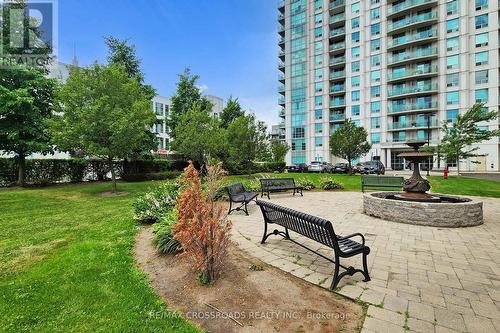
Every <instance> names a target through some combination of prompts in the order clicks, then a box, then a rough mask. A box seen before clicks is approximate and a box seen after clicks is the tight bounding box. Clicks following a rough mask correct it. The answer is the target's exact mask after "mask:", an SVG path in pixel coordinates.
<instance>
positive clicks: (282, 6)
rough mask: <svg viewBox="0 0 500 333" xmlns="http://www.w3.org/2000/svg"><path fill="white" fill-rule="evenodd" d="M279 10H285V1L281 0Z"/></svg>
mask: <svg viewBox="0 0 500 333" xmlns="http://www.w3.org/2000/svg"><path fill="white" fill-rule="evenodd" d="M278 9H279V10H280V11H281V10H283V11H284V10H285V0H281V1H280V2H278Z"/></svg>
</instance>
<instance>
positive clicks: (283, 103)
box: [278, 97, 285, 106]
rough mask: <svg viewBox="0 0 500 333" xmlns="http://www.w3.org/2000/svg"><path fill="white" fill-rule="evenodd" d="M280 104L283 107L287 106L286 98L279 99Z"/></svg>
mask: <svg viewBox="0 0 500 333" xmlns="http://www.w3.org/2000/svg"><path fill="white" fill-rule="evenodd" d="M278 104H279V105H283V106H284V105H285V97H280V98H279V99H278Z"/></svg>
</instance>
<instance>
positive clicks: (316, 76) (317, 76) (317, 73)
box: [314, 68, 323, 81]
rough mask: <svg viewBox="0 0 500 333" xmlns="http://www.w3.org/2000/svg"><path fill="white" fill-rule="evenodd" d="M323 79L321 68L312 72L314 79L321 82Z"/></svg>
mask: <svg viewBox="0 0 500 333" xmlns="http://www.w3.org/2000/svg"><path fill="white" fill-rule="evenodd" d="M322 78H323V68H316V69H315V70H314V79H315V80H316V81H317V80H321V79H322Z"/></svg>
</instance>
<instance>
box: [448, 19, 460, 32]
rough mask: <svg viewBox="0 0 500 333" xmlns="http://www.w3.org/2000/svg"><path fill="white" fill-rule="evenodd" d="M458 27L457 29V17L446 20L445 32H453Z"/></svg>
mask: <svg viewBox="0 0 500 333" xmlns="http://www.w3.org/2000/svg"><path fill="white" fill-rule="evenodd" d="M458 29H459V21H458V18H456V19H453V20H448V21H446V32H448V33H450V32H455V31H458Z"/></svg>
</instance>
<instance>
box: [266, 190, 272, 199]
mask: <svg viewBox="0 0 500 333" xmlns="http://www.w3.org/2000/svg"><path fill="white" fill-rule="evenodd" d="M269 193H271V191H267V199H268V200H271V197H270V196H269Z"/></svg>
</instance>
